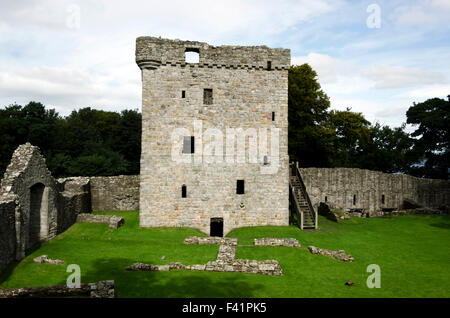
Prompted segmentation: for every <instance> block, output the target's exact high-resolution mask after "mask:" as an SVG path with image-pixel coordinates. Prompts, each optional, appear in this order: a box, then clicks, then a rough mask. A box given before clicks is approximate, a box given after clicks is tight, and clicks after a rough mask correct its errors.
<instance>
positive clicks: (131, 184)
mask: <svg viewBox="0 0 450 318" xmlns="http://www.w3.org/2000/svg"><path fill="white" fill-rule="evenodd" d="M90 187H91V189H90V191H91V202H92V211H131V210H133V211H135V210H139V176H138V175H134V176H114V177H91V178H90Z"/></svg>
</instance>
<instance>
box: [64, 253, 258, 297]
mask: <svg viewBox="0 0 450 318" xmlns="http://www.w3.org/2000/svg"><path fill="white" fill-rule="evenodd" d="M135 262H136V260H130V259H125V258H108V259H97V260H95V261H94V263H93V264H92V265H93V266H92V267H93V269H92V268H91V269H90V270H88V271H87V272H86V273H83V268H81V272H82V278H81V280H82V282H84V283H88V282H97V281H100V280H114V281H115V292H116V297H133V298H141V297H148V298H166V297H170V298H172V297H179V298H199V297H200V298H202V297H203V298H209V297H254V295H255V294H256V292H257V291H258V290H260V289H262V288H264V286H263V285H262V284H254V283H250V282H249V281H248V280H246V279H245V275H251V274H242V273H215V272H203V271H195V272H191V271H182V270H174V271H169V272H152V271H142V272H136V271H127V270H126V269H125V268H126V267H127V266H129V265H131V264H133V263H135ZM154 265H158V262H155V263H154ZM240 275H243V276H240ZM62 284H65V282H62Z"/></svg>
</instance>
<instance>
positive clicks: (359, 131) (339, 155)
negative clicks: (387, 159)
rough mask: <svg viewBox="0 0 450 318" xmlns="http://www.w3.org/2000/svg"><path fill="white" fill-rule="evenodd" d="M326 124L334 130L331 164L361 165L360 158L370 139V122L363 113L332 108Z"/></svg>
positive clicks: (335, 165)
mask: <svg viewBox="0 0 450 318" xmlns="http://www.w3.org/2000/svg"><path fill="white" fill-rule="evenodd" d="M326 124H327V126H328V127H329V128H330V129H331V130H332V131H333V132H334V136H333V141H334V142H333V146H334V153H333V157H332V162H331V166H334V167H349V168H351V167H360V165H361V162H360V159H359V158H360V156H361V154H362V152H363V150H364V146H365V145H367V143H368V142H369V140H370V129H369V125H370V122H369V121H367V120H366V119H365V118H364V116H363V115H362V114H361V113H355V112H352V111H351V110H350V108H347V110H345V111H339V110H332V111H331V112H330V113H329V120H328V122H327V123H326Z"/></svg>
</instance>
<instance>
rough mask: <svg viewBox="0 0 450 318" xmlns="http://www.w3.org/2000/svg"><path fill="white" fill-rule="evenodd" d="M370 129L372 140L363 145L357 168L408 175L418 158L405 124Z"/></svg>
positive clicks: (377, 125)
mask: <svg viewBox="0 0 450 318" xmlns="http://www.w3.org/2000/svg"><path fill="white" fill-rule="evenodd" d="M369 129H370V138H369V141H368V142H367V143H365V144H363V149H362V151H361V154H360V156H358V162H357V166H358V167H359V168H362V169H369V170H377V171H383V172H385V173H396V172H402V173H408V172H409V171H410V167H411V165H412V164H413V163H415V162H417V158H416V156H415V155H414V151H413V148H412V146H413V139H412V138H411V137H410V135H409V134H408V133H407V132H405V124H403V125H402V126H401V127H396V128H391V127H389V126H381V125H380V124H379V123H376V124H375V125H372V126H371V127H370V128H369Z"/></svg>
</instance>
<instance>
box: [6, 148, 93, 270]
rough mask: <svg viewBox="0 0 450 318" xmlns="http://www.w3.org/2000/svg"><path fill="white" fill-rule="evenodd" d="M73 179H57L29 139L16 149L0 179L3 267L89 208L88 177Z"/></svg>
mask: <svg viewBox="0 0 450 318" xmlns="http://www.w3.org/2000/svg"><path fill="white" fill-rule="evenodd" d="M72 179H73V180H64V181H62V182H56V181H55V179H54V178H53V177H52V175H51V173H50V171H49V170H48V169H47V166H46V164H45V159H44V157H43V156H42V155H41V153H40V150H39V148H38V147H35V146H32V145H31V144H30V143H26V144H24V145H20V146H19V147H18V148H17V149H16V150H15V151H14V153H13V155H12V158H11V163H10V164H9V165H8V167H7V168H6V171H5V174H4V178H3V179H2V180H1V182H0V256H1V261H0V270H2V269H4V268H5V266H6V265H7V264H8V263H10V262H11V261H12V260H13V259H16V260H20V259H22V258H23V257H24V256H25V251H26V250H27V249H30V248H32V247H34V246H36V245H37V244H39V243H41V242H45V241H48V240H51V239H52V238H54V237H55V236H56V235H57V234H58V233H61V232H62V231H64V230H66V229H67V228H68V227H69V226H70V225H72V224H73V223H74V222H75V220H76V215H77V214H78V213H80V212H90V202H89V198H90V195H89V192H87V191H88V179H86V180H84V181H82V182H81V183H80V178H78V179H77V178H72ZM75 179H77V180H75ZM83 182H84V183H83Z"/></svg>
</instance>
